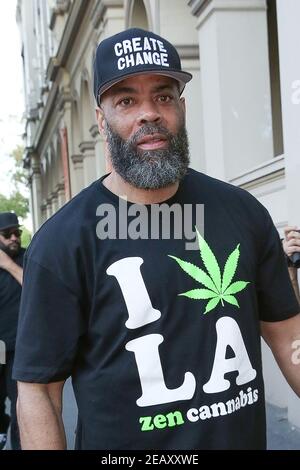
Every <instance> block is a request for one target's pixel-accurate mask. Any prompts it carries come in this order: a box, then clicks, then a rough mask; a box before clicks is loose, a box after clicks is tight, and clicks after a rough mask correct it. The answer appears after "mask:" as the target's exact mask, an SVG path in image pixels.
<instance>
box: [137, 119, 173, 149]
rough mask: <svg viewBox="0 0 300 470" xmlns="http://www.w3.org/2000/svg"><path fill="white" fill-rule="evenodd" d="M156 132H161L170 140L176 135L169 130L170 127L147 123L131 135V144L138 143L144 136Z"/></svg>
mask: <svg viewBox="0 0 300 470" xmlns="http://www.w3.org/2000/svg"><path fill="white" fill-rule="evenodd" d="M154 134H161V135H163V136H165V137H166V139H167V140H168V141H169V142H170V141H171V139H172V138H173V137H174V136H173V134H171V132H169V131H168V129H166V128H165V127H164V126H161V125H157V124H145V125H144V126H143V127H141V128H140V129H139V130H138V131H136V133H135V134H134V135H133V136H132V137H131V139H130V140H129V144H130V145H136V144H137V142H138V141H139V140H140V139H141V138H142V137H145V136H146V135H154Z"/></svg>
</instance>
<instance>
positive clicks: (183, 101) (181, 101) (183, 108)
mask: <svg viewBox="0 0 300 470" xmlns="http://www.w3.org/2000/svg"><path fill="white" fill-rule="evenodd" d="M180 104H181V108H182V111H183V112H184V115H185V114H186V107H185V98H184V97H183V96H181V98H180Z"/></svg>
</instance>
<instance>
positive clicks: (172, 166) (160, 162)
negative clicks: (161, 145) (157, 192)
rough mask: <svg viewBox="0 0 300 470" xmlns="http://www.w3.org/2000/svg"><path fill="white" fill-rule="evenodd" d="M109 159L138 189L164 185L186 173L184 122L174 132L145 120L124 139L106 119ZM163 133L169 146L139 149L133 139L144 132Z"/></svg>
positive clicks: (156, 187) (186, 142) (140, 136)
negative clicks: (127, 138)
mask: <svg viewBox="0 0 300 470" xmlns="http://www.w3.org/2000/svg"><path fill="white" fill-rule="evenodd" d="M105 130H106V135H107V141H108V147H109V151H110V158H111V163H112V166H113V168H114V170H115V171H116V172H117V173H118V174H119V175H120V176H121V177H122V178H123V179H124V180H125V181H126V182H127V183H129V184H131V185H132V186H134V187H136V188H139V189H159V188H165V187H166V186H169V185H171V184H173V183H176V182H177V181H180V180H182V178H183V177H184V176H185V174H186V172H187V169H188V166H189V163H190V160H189V144H188V137H187V132H186V128H185V125H184V124H182V126H181V127H180V129H179V131H178V132H177V134H171V133H170V132H169V131H168V130H167V129H166V128H165V127H163V126H160V125H155V124H145V125H144V126H143V127H141V129H139V130H138V131H137V132H136V133H135V134H134V135H133V136H132V137H131V138H130V139H129V140H124V139H122V137H120V135H119V134H118V133H116V132H114V131H113V130H112V128H111V127H110V126H109V124H107V122H106V123H105ZM156 133H159V134H162V135H164V136H165V137H166V138H167V140H168V142H169V147H168V148H167V149H161V150H148V151H144V152H141V151H138V150H137V147H136V142H138V141H139V139H141V138H142V137H144V136H146V135H153V134H156Z"/></svg>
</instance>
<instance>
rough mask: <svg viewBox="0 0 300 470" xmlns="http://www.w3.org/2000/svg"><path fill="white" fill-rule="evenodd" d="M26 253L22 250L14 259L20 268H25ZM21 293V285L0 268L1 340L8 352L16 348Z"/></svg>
mask: <svg viewBox="0 0 300 470" xmlns="http://www.w3.org/2000/svg"><path fill="white" fill-rule="evenodd" d="M24 253H25V250H24V248H21V249H20V251H19V253H18V255H17V256H16V257H15V258H14V259H13V261H14V262H15V263H16V264H18V265H19V266H23V258H24ZM21 291H22V287H21V284H19V282H18V281H17V280H16V279H15V278H14V277H13V276H12V275H11V274H10V273H9V272H8V271H6V270H5V269H1V268H0V340H1V341H4V342H5V347H6V350H7V351H13V350H14V348H15V342H16V334H17V325H18V315H19V307H20V299H21Z"/></svg>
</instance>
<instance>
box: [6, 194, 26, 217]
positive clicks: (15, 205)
mask: <svg viewBox="0 0 300 470" xmlns="http://www.w3.org/2000/svg"><path fill="white" fill-rule="evenodd" d="M0 212H15V213H16V214H17V216H18V217H21V218H22V219H24V218H25V217H26V215H27V214H28V212H29V202H28V199H27V198H26V197H24V196H23V195H22V194H21V193H20V191H14V192H13V194H12V195H11V196H9V197H6V196H4V195H3V194H0Z"/></svg>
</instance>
